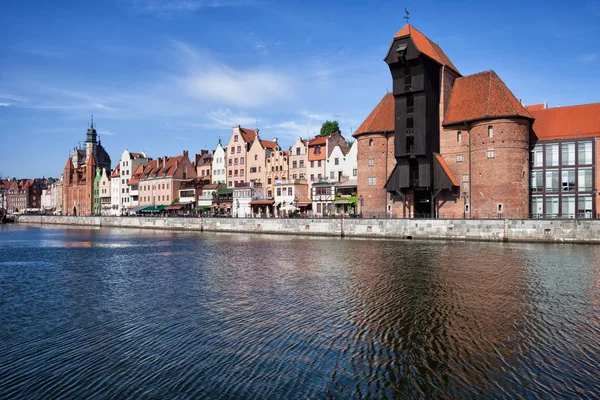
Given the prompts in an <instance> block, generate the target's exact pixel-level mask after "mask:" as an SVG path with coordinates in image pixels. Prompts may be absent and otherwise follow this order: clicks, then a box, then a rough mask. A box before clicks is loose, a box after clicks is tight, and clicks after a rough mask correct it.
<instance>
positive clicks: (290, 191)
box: [277, 187, 294, 196]
mask: <svg viewBox="0 0 600 400" xmlns="http://www.w3.org/2000/svg"><path fill="white" fill-rule="evenodd" d="M282 193H283V194H282ZM282 195H283V196H286V188H280V187H278V188H277V196H282ZM293 195H294V189H293V188H292V187H288V188H287V196H293Z"/></svg>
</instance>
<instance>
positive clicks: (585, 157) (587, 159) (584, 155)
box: [577, 142, 592, 165]
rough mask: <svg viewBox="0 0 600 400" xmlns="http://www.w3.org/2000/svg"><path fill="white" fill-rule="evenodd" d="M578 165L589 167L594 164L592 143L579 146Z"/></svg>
mask: <svg viewBox="0 0 600 400" xmlns="http://www.w3.org/2000/svg"><path fill="white" fill-rule="evenodd" d="M577 152H578V153H579V154H578V160H577V161H578V164H579V165H587V164H591V163H592V142H583V143H578V144H577Z"/></svg>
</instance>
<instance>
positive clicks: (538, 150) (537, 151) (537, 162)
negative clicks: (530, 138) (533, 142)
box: [531, 146, 544, 167]
mask: <svg viewBox="0 0 600 400" xmlns="http://www.w3.org/2000/svg"><path fill="white" fill-rule="evenodd" d="M531 163H532V165H533V166H534V167H543V166H544V148H543V147H542V146H537V147H534V148H533V150H532V151H531Z"/></svg>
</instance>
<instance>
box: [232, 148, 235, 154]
mask: <svg viewBox="0 0 600 400" xmlns="http://www.w3.org/2000/svg"><path fill="white" fill-rule="evenodd" d="M233 153H235V147H233V146H231V154H233Z"/></svg>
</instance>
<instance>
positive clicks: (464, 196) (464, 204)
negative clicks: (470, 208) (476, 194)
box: [462, 190, 469, 219]
mask: <svg viewBox="0 0 600 400" xmlns="http://www.w3.org/2000/svg"><path fill="white" fill-rule="evenodd" d="M462 197H463V218H465V219H466V218H467V198H468V197H469V194H468V193H467V191H466V190H465V191H464V192H463V194H462Z"/></svg>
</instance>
